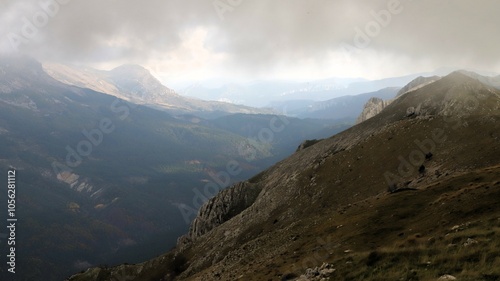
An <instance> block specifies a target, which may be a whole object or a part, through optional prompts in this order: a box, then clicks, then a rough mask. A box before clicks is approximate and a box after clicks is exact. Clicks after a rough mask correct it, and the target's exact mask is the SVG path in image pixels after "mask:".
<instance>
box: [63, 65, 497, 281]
mask: <svg viewBox="0 0 500 281" xmlns="http://www.w3.org/2000/svg"><path fill="white" fill-rule="evenodd" d="M494 80H495V79H493V78H487V77H481V76H479V75H477V74H475V75H471V74H470V73H464V72H453V73H451V74H449V75H446V76H445V77H443V78H440V79H437V80H435V81H433V82H430V83H427V84H425V85H422V86H421V87H416V88H415V87H407V88H414V89H413V90H409V91H406V92H405V93H404V94H401V95H399V97H397V98H396V99H395V100H394V101H393V102H391V103H390V104H388V105H387V106H385V107H384V108H383V109H382V110H381V111H380V112H379V113H378V114H375V115H374V116H373V117H371V118H369V119H367V120H365V121H363V122H361V123H359V124H358V125H356V126H353V127H352V128H350V129H347V130H345V131H343V132H341V133H338V134H335V135H333V136H332V137H329V138H326V139H323V140H315V141H310V142H308V143H307V144H304V145H302V146H301V148H300V149H299V150H297V151H296V152H295V153H294V154H293V155H291V156H290V157H288V158H286V159H284V160H282V161H280V162H278V163H276V164H275V165H274V166H272V167H270V168H269V169H267V170H265V171H263V172H262V173H260V174H258V175H256V176H254V177H252V178H250V179H249V180H246V181H242V182H239V183H236V184H234V185H232V186H231V187H229V188H228V189H225V190H223V191H221V192H219V193H218V194H217V195H216V196H215V197H214V198H212V199H210V200H209V201H208V202H207V203H205V204H204V205H203V206H202V207H201V209H200V211H199V212H198V214H197V217H196V218H195V219H194V220H193V222H192V223H191V227H190V229H189V231H188V232H187V234H185V235H184V236H182V237H181V238H180V239H179V240H178V243H177V246H176V247H175V248H174V249H173V250H171V251H169V252H167V253H165V254H163V255H160V256H159V257H157V258H154V259H151V260H149V261H146V262H143V263H139V264H135V265H120V266H117V267H105V266H101V267H94V268H90V269H88V270H86V271H85V272H83V273H81V274H77V275H74V276H72V277H70V278H69V280H71V281H80V280H82V281H83V280H498V279H499V278H500V271H499V269H500V260H499V259H498V255H499V254H500V244H499V240H498V236H499V235H500V217H499V215H498V214H499V213H500V204H499V203H498V198H499V196H500V176H499V175H500V163H499V162H498V159H500V135H499V132H500V130H499V129H500V128H499V124H500V122H499V121H500V90H498V89H497V88H495V87H492V86H491V83H485V81H490V82H491V81H494Z"/></svg>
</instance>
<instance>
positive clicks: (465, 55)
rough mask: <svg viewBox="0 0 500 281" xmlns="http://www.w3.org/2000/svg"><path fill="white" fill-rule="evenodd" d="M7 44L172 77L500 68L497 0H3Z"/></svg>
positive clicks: (40, 55)
mask: <svg viewBox="0 0 500 281" xmlns="http://www.w3.org/2000/svg"><path fill="white" fill-rule="evenodd" d="M0 1H1V2H0V36H1V37H0V51H1V52H2V53H7V54H13V53H22V54H29V55H31V56H33V57H35V58H37V59H39V60H41V61H47V62H62V63H71V64H83V65H90V66H93V67H97V68H104V69H109V68H112V67H115V66H118V65H120V64H124V63H134V64H141V65H143V66H145V67H147V68H149V69H150V70H152V71H153V72H154V73H155V74H156V75H157V76H158V77H160V79H161V80H162V81H163V82H165V84H167V85H168V84H170V83H179V82H182V81H194V80H205V79H211V78H225V79H229V80H233V79H234V80H237V81H248V80H255V79H300V80H307V79H316V78H326V77H365V78H371V79H375V78H383V77H389V76H399V75H404V74H409V73H415V72H423V71H432V70H434V69H437V68H439V67H443V66H448V67H457V68H474V69H479V70H485V71H496V72H500V55H499V49H500V48H499V47H500V36H499V31H498V28H499V26H500V17H499V16H498V11H499V10H500V1H498V0H482V1H470V0H399V1H398V0H330V1H328V0H215V1H214V0H145V1H138V0H23V1H18V0H0Z"/></svg>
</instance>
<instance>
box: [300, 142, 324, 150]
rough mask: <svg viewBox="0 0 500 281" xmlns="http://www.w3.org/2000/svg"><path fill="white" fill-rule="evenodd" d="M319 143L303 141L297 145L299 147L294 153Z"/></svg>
mask: <svg viewBox="0 0 500 281" xmlns="http://www.w3.org/2000/svg"><path fill="white" fill-rule="evenodd" d="M319 141H321V140H305V141H303V142H302V143H301V144H300V145H299V147H297V150H296V151H295V152H297V151H301V150H304V149H306V148H308V147H309V146H311V145H313V144H316V143H318V142H319Z"/></svg>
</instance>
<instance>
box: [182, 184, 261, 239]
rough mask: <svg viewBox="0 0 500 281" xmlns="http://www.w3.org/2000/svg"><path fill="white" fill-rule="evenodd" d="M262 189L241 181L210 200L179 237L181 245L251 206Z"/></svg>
mask: <svg viewBox="0 0 500 281" xmlns="http://www.w3.org/2000/svg"><path fill="white" fill-rule="evenodd" d="M260 191H261V189H260V188H259V187H258V186H257V185H255V184H252V183H250V182H247V181H245V182H240V183H237V184H235V185H233V186H231V187H230V188H228V189H225V190H223V191H221V192H219V194H217V195H216V196H215V197H213V198H212V199H210V200H208V202H206V203H205V204H204V205H203V206H202V207H201V208H200V210H199V211H198V215H197V216H196V218H195V219H194V220H193V222H192V224H191V227H190V229H189V232H188V234H187V235H185V236H183V237H181V238H179V240H178V244H180V246H182V245H185V244H187V243H189V242H190V241H193V240H195V239H196V238H198V237H200V236H202V235H203V234H205V233H208V232H209V231H210V230H212V229H214V228H215V227H217V226H219V225H221V224H223V223H224V222H226V221H228V220H230V219H231V218H233V217H234V216H236V215H238V214H239V213H241V212H242V211H244V210H245V209H247V208H248V207H250V206H251V205H252V204H253V203H254V202H255V200H256V199H257V196H258V195H259V193H260Z"/></svg>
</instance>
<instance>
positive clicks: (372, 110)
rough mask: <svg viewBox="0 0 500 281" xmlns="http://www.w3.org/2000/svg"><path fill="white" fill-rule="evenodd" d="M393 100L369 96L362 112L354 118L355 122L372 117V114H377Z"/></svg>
mask: <svg viewBox="0 0 500 281" xmlns="http://www.w3.org/2000/svg"><path fill="white" fill-rule="evenodd" d="M392 101H393V100H383V99H379V98H371V99H370V100H368V102H367V103H366V104H365V107H364V108H363V112H362V113H361V115H359V117H358V119H357V120H356V124H359V123H361V122H363V121H365V120H368V119H370V118H372V117H373V116H375V115H377V114H379V113H380V112H381V111H382V110H383V109H384V108H386V107H387V106H388V105H389V104H391V102H392Z"/></svg>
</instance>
